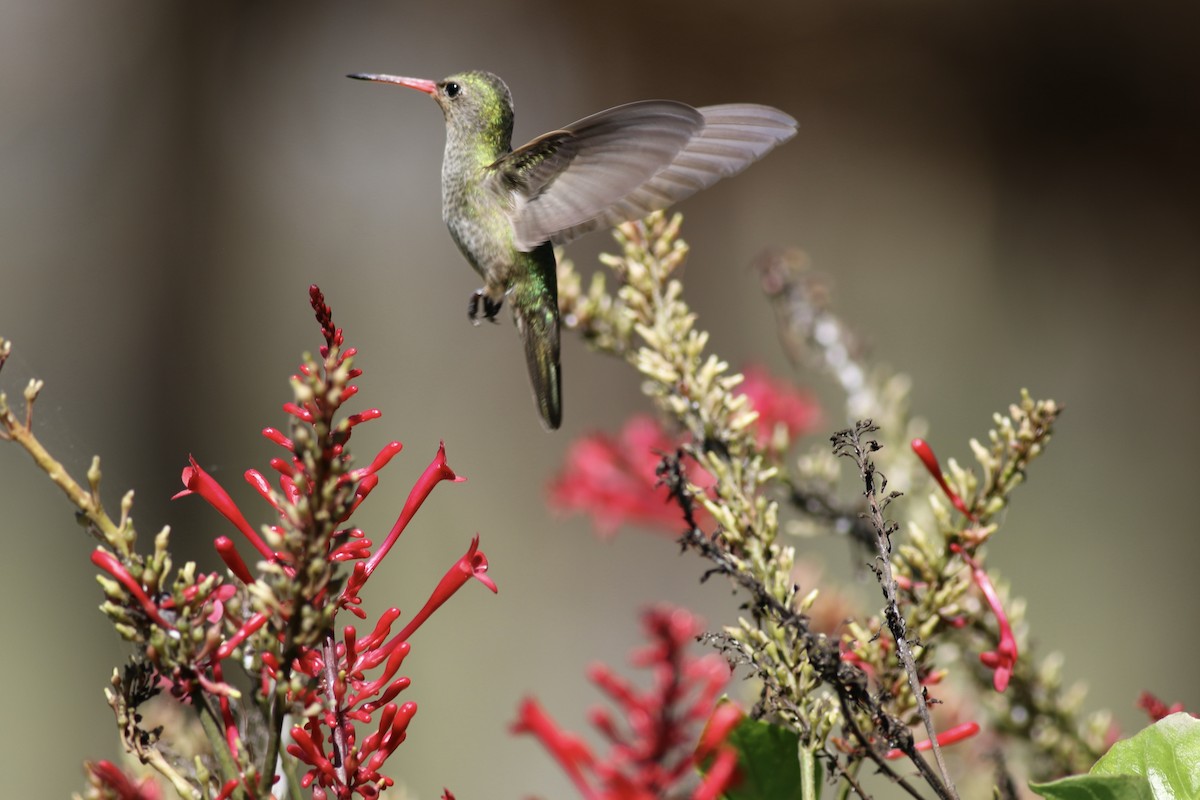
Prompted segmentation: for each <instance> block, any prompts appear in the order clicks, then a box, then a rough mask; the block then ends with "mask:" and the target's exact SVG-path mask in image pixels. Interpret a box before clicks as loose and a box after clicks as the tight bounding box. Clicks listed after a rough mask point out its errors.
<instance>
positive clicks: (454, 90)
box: [446, 81, 462, 99]
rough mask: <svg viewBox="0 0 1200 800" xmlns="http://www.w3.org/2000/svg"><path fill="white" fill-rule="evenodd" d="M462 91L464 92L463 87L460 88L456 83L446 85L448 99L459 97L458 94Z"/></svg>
mask: <svg viewBox="0 0 1200 800" xmlns="http://www.w3.org/2000/svg"><path fill="white" fill-rule="evenodd" d="M461 91H462V87H461V86H459V85H458V84H457V83H455V82H454V81H450V83H447V84H446V97H449V98H451V99H453V98H455V97H458V94H459V92H461Z"/></svg>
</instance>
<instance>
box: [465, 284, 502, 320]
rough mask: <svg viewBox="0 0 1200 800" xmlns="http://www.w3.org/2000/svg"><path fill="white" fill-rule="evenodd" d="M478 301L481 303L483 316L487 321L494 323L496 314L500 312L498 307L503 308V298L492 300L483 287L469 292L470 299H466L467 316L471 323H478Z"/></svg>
mask: <svg viewBox="0 0 1200 800" xmlns="http://www.w3.org/2000/svg"><path fill="white" fill-rule="evenodd" d="M480 303H483V318H484V319H486V320H487V321H488V322H492V323H495V322H496V315H497V314H499V313H500V309H502V308H504V299H503V298H501V299H499V300H493V299H492V298H490V297H488V295H487V292H485V291H484V290H483V289H476V290H475V291H473V292H471V299H470V300H468V301H467V317H468V318H469V319H470V320H471V324H472V325H478V324H479V304H480Z"/></svg>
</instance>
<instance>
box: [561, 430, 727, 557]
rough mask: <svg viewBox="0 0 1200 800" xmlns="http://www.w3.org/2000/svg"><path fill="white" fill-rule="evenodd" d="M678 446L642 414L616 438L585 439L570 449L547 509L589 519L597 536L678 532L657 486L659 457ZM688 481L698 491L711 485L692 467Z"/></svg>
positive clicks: (676, 518)
mask: <svg viewBox="0 0 1200 800" xmlns="http://www.w3.org/2000/svg"><path fill="white" fill-rule="evenodd" d="M678 446H679V442H678V440H676V439H675V438H673V437H671V436H668V435H667V432H666V431H664V430H663V428H662V426H661V425H659V424H658V422H656V421H655V420H654V419H653V418H652V417H648V416H645V415H638V416H635V417H632V418H631V419H630V420H629V421H628V422H626V423H625V427H623V428H622V429H621V432H620V433H619V434H618V435H617V437H616V438H615V439H614V438H612V437H610V436H608V435H606V434H602V433H597V434H592V435H591V436H585V437H583V438H582V439H579V440H577V441H576V442H575V443H574V444H572V445H571V447H570V449H569V450H568V451H567V463H566V465H565V466H564V467H563V469H562V471H561V472H560V473H559V475H558V477H557V478H555V479H554V481H553V482H552V483H551V484H550V506H551V507H552V508H556V509H559V510H563V511H582V512H584V513H586V514H589V515H590V516H591V517H592V522H593V524H594V525H595V527H596V531H597V533H599V534H601V535H602V536H611V535H613V534H614V533H616V530H617V528H618V527H620V526H621V525H622V524H625V523H633V524H637V525H646V526H649V527H654V528H661V529H663V530H666V531H669V532H671V533H681V532H682V530H683V527H684V522H683V513H682V512H681V511H680V510H679V507H678V506H677V505H675V504H674V503H673V502H671V497H670V494H669V493H668V492H667V488H666V487H665V486H661V485H659V482H658V474H657V470H658V465H659V464H660V463H661V461H662V456H663V454H664V453H672V452H674V451H675V450H676V449H677V448H678ZM687 477H688V480H690V481H692V482H693V483H695V484H697V485H699V486H702V487H704V486H709V485H711V484H712V478H711V477H710V476H709V475H708V473H707V472H705V471H704V470H703V469H701V468H700V467H699V466H698V465H697V464H695V463H694V462H691V463H689V464H688V465H687ZM697 510H698V511H702V509H697Z"/></svg>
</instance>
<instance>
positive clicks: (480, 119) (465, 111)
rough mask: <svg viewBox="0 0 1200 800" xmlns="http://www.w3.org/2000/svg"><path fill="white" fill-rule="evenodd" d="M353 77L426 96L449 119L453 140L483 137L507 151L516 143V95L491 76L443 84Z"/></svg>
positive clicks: (464, 75) (470, 75)
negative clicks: (514, 137)
mask: <svg viewBox="0 0 1200 800" xmlns="http://www.w3.org/2000/svg"><path fill="white" fill-rule="evenodd" d="M349 77H351V78H357V79H359V80H364V81H375V82H377V83H394V84H398V85H400V86H407V87H408V88H410V89H416V90H417V91H419V92H424V93H425V94H427V95H429V96H430V97H432V98H433V99H434V100H436V101H437V104H438V105H439V106H441V108H442V115H443V116H445V118H446V130H447V133H448V135H449V136H451V137H456V136H457V137H469V138H476V139H477V138H479V137H483V138H486V139H492V140H494V141H495V142H496V143H497V144H500V145H502V146H504V147H508V146H509V144H510V142H511V140H512V125H513V105H512V94H511V93H510V92H509V91H508V86H507V85H505V83H504V81H502V80H500V78H499V77H498V76H496V75H493V74H492V73H490V72H484V71H482V70H471V71H469V72H460V73H458V74H456V75H451V76H450V77H448V78H443V79H442V80H440V81H430V80H425V79H423V78H402V77H399V76H396V75H376V74H367V73H359V74H355V75H350V76H349Z"/></svg>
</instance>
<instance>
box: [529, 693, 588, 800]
mask: <svg viewBox="0 0 1200 800" xmlns="http://www.w3.org/2000/svg"><path fill="white" fill-rule="evenodd" d="M509 731H510V732H511V733H517V734H520V733H529V734H533V736H534V738H536V739H537V740H538V741H539V742H541V743H542V747H544V748H546V750H548V751H549V752H550V755H551V756H552V757H553V758H554V760H555V761H557V762H558V765H559V766H560V767H562V769H563V772H565V773H567V777H568V778H570V779H571V782H572V783H574V784H575V786H576V787H577V788H578V789H579V793H580V794H581V795H583V796H584V797H585V798H588V800H592V798H598V797H599V795H597V794H596V793H595V792H594V791H593V790H592V787H591V785H590V784H589V783H588V780H587V777H586V776H585V774H584V771H585V770H591V769H592V767H593V765H594V764H595V761H596V757H595V756H594V755H592V751H591V750H590V749H589V748H588V746H587V745H586V744H584V742H583V740H582V739H580V738H579V737H577V736H573V735H571V734H570V733H567V732H566V731H564V730H562V729H561V728H559V727H558V725H557V724H555V722H554V720H553V719H551V718H550V716H549V715H548V714H546V712H545V711H543V710H542V707H541V705H540V704H539V703H538V701H537V700H534V699H533V698H532V697H527V698H525V699H524V700H522V701H521V705H520V707H519V708H518V709H517V719H516V721H515V722H513V724H512V725H510V726H509Z"/></svg>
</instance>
